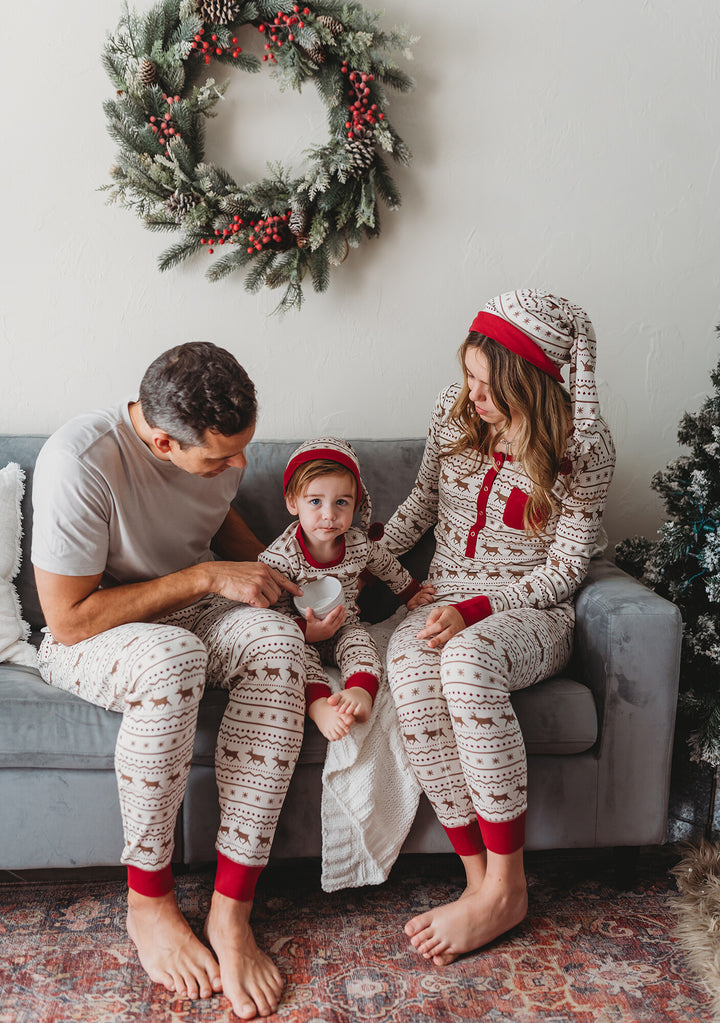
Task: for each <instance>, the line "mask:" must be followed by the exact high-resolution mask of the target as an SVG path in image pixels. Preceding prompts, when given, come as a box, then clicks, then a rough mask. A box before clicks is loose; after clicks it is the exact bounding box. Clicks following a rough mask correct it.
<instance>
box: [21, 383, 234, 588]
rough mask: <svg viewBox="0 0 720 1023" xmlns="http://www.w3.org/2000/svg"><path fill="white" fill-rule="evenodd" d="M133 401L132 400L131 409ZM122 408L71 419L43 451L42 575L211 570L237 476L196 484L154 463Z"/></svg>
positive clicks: (36, 489) (38, 476)
mask: <svg viewBox="0 0 720 1023" xmlns="http://www.w3.org/2000/svg"><path fill="white" fill-rule="evenodd" d="M131 400H132V399H130V401H131ZM128 404H129V401H123V402H121V403H120V404H119V405H117V406H116V407H115V408H112V409H103V410H100V411H96V412H90V413H88V414H87V415H82V416H77V417H76V418H75V419H72V420H70V422H69V423H66V425H65V426H63V427H61V428H60V429H59V430H58V431H57V432H56V433H54V434H53V435H52V437H50V438H49V440H48V441H47V442H46V443H45V445H44V446H43V448H42V450H41V452H40V454H39V456H38V459H37V463H36V466H35V475H34V481H33V537H32V562H33V564H34V565H37V567H38V568H40V569H44V570H45V571H46V572H54V573H57V574H58V575H68V576H80V575H97V574H98V573H103V578H102V585H103V586H113V585H118V584H120V583H134V582H144V581H146V580H148V579H158V578H160V576H164V575H168V574H170V573H171V572H177V571H179V570H180V569H183V568H187V567H188V566H190V565H196V564H199V563H200V562H203V561H210V560H211V559H212V554H211V552H210V541H211V540H212V538H213V536H214V535H215V533H216V532H217V531H218V529H219V528H220V526H221V524H222V522H223V521H224V519H225V516H226V515H227V513H228V509H229V506H230V501H231V500H232V498H233V497H234V496H235V492H236V490H237V487H238V484H239V482H240V478H241V476H242V473H241V471H240V470H239V469H234V468H230V469H226V470H225V471H224V472H222V473H220V475H218V476H215V477H213V478H210V479H205V478H203V477H201V476H193V475H192V474H191V473H188V472H185V470H183V469H179V468H178V467H177V466H175V465H173V464H172V462H165V461H163V460H162V459H160V458H157V457H156V456H155V455H153V454H152V452H151V451H150V449H149V448H148V447H147V446H146V445H145V444H144V443H143V441H142V440H140V438H139V437H138V435H137V433H136V432H135V429H134V428H133V425H132V423H131V421H130V415H129V413H128Z"/></svg>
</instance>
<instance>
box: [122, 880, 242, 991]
mask: <svg viewBox="0 0 720 1023" xmlns="http://www.w3.org/2000/svg"><path fill="white" fill-rule="evenodd" d="M127 930H128V934H129V935H130V937H131V939H132V941H133V942H134V944H135V947H136V948H137V952H138V958H139V959H140V964H141V966H142V968H143V969H144V970H145V972H146V973H147V975H148V977H149V978H150V980H152V981H154V982H155V983H156V984H162V985H163V987H164V988H165V989H166V990H167V991H174V992H175V993H176V994H177V995H179V997H180V998H210V997H211V995H212V994H213V992H214V991H222V981H221V979H220V967H219V966H218V964H217V963H216V962H215V960H214V958H213V956H212V953H211V952H210V950H209V949H207V948H205V946H204V945H203V944H202V942H201V941H198V939H197V938H196V937H195V935H194V934H193V932H192V931H191V930H190V926H189V924H188V922H187V921H186V919H185V917H184V916H183V915H182V913H181V912H180V910H179V908H178V905H177V902H176V901H175V895H174V894H173V893H172V892H169V893H168V894H167V895H161V896H158V897H157V898H156V897H150V896H148V895H140V894H139V893H138V892H135V891H133V890H132V889H130V890H129V891H128V913H127Z"/></svg>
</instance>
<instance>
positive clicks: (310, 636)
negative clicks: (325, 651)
mask: <svg viewBox="0 0 720 1023" xmlns="http://www.w3.org/2000/svg"><path fill="white" fill-rule="evenodd" d="M346 616H347V611H346V610H345V605H344V604H341V605H340V606H339V607H334V608H333V609H332V611H328V613H327V614H326V615H325V617H324V618H316V617H315V612H314V611H313V609H312V608H311V607H309V608H308V609H307V612H306V613H305V621H306V622H307V628H306V629H305V642H306V643H319V642H320V641H321V640H323V639H330V638H331V637H332V636H334V635H335V633H336V632H337V630H338V629H339V628H340V626H341V625H342V624H343V622H344V621H345V618H346Z"/></svg>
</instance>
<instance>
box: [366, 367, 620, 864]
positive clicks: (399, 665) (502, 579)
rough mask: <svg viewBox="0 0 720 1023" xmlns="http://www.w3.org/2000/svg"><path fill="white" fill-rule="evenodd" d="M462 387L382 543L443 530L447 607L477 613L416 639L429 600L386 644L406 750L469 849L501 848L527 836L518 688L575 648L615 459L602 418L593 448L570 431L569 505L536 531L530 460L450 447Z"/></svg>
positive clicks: (434, 431)
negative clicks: (582, 590) (528, 520)
mask: <svg viewBox="0 0 720 1023" xmlns="http://www.w3.org/2000/svg"><path fill="white" fill-rule="evenodd" d="M459 390H460V388H459V386H458V385H453V386H451V387H449V388H447V389H446V390H445V391H443V392H442V393H441V395H440V396H439V398H438V401H437V403H436V406H435V409H434V412H433V416H432V420H431V425H430V429H429V436H428V440H427V443H426V447H425V452H424V456H423V461H422V464H421V467H420V470H419V473H418V477H417V480H416V483H415V487H414V489H413V491H412V493H411V494H410V495H409V497H408V498H407V500H406V501H405V502H404V503H403V504H402V505H401V507H400V508H399V509H398V510H397V512H396V513H395V515H394V516H393V518H392V519H391V520H390V522H389V523H388V525H387V526H386V529H385V538H384V540H383V541H382V543H383V545H384V546H386V547H387V548H388V549H389V550H390V551H392V553H394V554H395V555H400V554H402V553H403V552H405V551H407V550H408V549H409V548H410V547H412V546H413V545H414V543H415V542H416V541H417V540H418V539H419V538H420V536H422V535H423V534H424V533H425V532H426V531H427V530H428V529H429V528H431V527H433V528H434V533H435V540H436V550H435V554H434V557H433V560H432V564H431V566H430V569H429V574H428V582H429V583H432V584H433V585H434V586H435V590H436V603H435V606H437V605H438V604H440V605H447V604H453V605H456V606H457V605H458V604H459V605H460V606H459V607H458V610H459V611H460V613H461V614H462V616H463V618H464V620H465V622H466V627H465V628H464V629H463V631H461V632H460V633H458V634H457V635H456V636H454V637H453V638H452V639H451V640H450V641H449V642H448V643H447V644H446V645H445V647H444V648H442V649H429V648H428V646H427V640H419V639H417V638H416V634H417V633H418V631H420V630H421V629H422V627H423V625H424V624H425V621H426V620H427V616H428V612H429V608H427V607H421V608H418V609H416V610H415V611H413V612H411V613H410V614H409V615H408V616H407V618H406V619H405V621H404V622H403V623H402V625H401V626H400V627H399V628H398V629H397V630H396V631H395V633H394V635H393V637H392V639H391V641H390V646H389V649H388V675H389V680H390V685H391V688H392V690H393V695H394V698H395V702H396V704H397V708H398V715H399V720H400V726H401V731H402V734H403V738H404V743H405V746H406V749H407V752H408V755H409V757H410V760H411V762H412V764H413V767H414V770H415V772H416V774H417V776H418V779H419V780H420V782H421V784H422V786H423V788H424V789H425V791H426V793H427V795H428V797H429V799H430V801H431V803H432V805H433V807H434V809H435V812H436V814H437V816H438V818H439V820H440V822H441V823H442V824H443V826H444V827H445V829H446V831H447V832H448V835H449V836H450V838H451V841H452V842H453V845H454V847H455V849H456V851H457V852H459V853H460V854H461V855H465V854H470V853H474V852H478V851H480V849H482V846H483V842H484V844H485V845H486V846H487V847H488V848H490V849H492V850H493V851H496V852H510V851H513V849H514V848H518V847H519V845H522V842H523V838H524V816H525V810H526V806H527V800H526V789H527V778H526V757H525V747H524V743H523V737H522V734H521V732H520V728H519V725H518V722H517V719H516V717H515V713H514V711H513V708H512V705H511V703H510V693H511V692H513V691H515V690H517V689H522V688H525V687H527V686H530V685H532V684H533V683H535V682H538V681H540V680H542V679H545V678H548V677H549V676H551V675H553V674H555V673H556V672H557V671H559V670H560V669H561V668H562V667H563V666H564V664H565V663H566V662H567V660H568V658H569V656H570V652H571V646H572V634H573V625H574V607H573V595H574V593H575V591H576V590H577V587H578V586H579V585H580V583H581V582H582V580H583V578H584V576H585V573H586V570H587V565H588V561H589V559H590V558H591V557H592V556H593V554H595V553H597V552H598V551H599V550H600V549H601V547H600V546H599V545H598V538H599V536H601V517H602V511H603V507H604V503H605V496H606V493H607V488H608V486H609V483H610V480H611V478H612V472H613V466H614V457H615V456H614V448H613V444H612V440H611V437H610V434H609V432H608V430H607V427H606V426H605V424H604V423H603V421H602V420H598V425H597V430H596V432H595V434H594V436H593V441H592V444H591V445H585V447H589V450H587V451H584V452H578V451H576V450H575V447H574V446H573V444H572V440H571V442H570V444H569V445H568V452H567V458H566V459H565V461H564V463H563V467H562V474H561V475H560V476H559V477H558V480H557V482H556V484H555V487H554V493H555V496H556V497H557V498H558V501H559V504H560V510H559V512H555V513H553V514H552V515H551V517H550V519H549V521H548V524H547V526H546V529H545V530H544V532H543V533H542V534H540V535H539V536H534V535H528V534H527V533H526V532H525V530H524V528H523V510H524V507H525V503H526V501H527V497H528V494H529V493H530V491H531V489H532V484H531V481H530V479H529V477H528V476H527V474H526V472H525V471H524V470H523V467H522V465H520V464H518V463H516V462H514V461H513V460H512V459H511V458H509V457H505V456H504V455H502V454H500V453H495V454H494V455H493V456H492V457H490V458H488V457H483V456H481V455H479V454H478V453H476V452H472V451H464V452H462V453H461V454H455V455H452V454H449V453H448V452H449V451H450V450H451V449H452V447H453V445H454V444H455V442H456V441H457V440H458V439H459V431H458V428H457V426H456V425H455V424H454V423H453V422H452V421H451V420H449V419H448V413H449V411H450V409H451V407H452V405H453V403H454V401H455V399H456V397H457V395H458V393H459ZM478 822H479V826H480V831H479V832H478Z"/></svg>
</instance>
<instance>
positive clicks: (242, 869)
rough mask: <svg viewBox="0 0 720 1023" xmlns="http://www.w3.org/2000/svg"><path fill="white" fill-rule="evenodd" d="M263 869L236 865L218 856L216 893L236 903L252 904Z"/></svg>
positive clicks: (241, 864) (221, 855) (242, 864)
mask: <svg viewBox="0 0 720 1023" xmlns="http://www.w3.org/2000/svg"><path fill="white" fill-rule="evenodd" d="M262 869H263V868H262V867H248V866H247V865H246V864H245V863H235V861H234V860H229V859H228V858H227V856H223V854H222V853H221V852H218V854H217V873H216V875H215V891H216V892H219V893H220V894H221V895H226V896H227V897H228V898H229V899H235V901H236V902H252V900H253V897H254V895H255V885H256V884H257V880H258V878H259V877H260V874H261V873H262Z"/></svg>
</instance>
